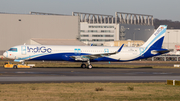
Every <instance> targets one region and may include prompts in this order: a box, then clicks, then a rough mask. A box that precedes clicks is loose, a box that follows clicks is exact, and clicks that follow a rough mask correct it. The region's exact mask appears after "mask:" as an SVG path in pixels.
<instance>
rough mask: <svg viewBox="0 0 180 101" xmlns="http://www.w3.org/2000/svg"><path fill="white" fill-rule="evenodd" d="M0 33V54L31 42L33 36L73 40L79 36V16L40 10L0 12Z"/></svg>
mask: <svg viewBox="0 0 180 101" xmlns="http://www.w3.org/2000/svg"><path fill="white" fill-rule="evenodd" d="M0 35H1V37H0V51H1V54H2V52H3V51H5V50H7V49H9V48H10V47H12V46H15V45H22V44H24V43H26V44H32V43H33V42H34V41H33V40H32V39H33V38H36V40H37V39H38V38H40V39H57V40H59V39H70V40H75V39H77V38H78V36H79V18H78V16H71V15H61V14H51V13H40V12H30V13H29V14H9V13H0ZM57 40H56V41H57ZM59 41H60V40H59ZM73 42H74V41H73ZM34 43H36V42H34Z"/></svg>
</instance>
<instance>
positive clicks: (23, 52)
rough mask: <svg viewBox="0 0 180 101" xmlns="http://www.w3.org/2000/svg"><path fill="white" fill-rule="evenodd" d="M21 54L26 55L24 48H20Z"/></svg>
mask: <svg viewBox="0 0 180 101" xmlns="http://www.w3.org/2000/svg"><path fill="white" fill-rule="evenodd" d="M21 54H22V55H26V46H21Z"/></svg>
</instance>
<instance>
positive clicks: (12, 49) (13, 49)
mask: <svg viewBox="0 0 180 101" xmlns="http://www.w3.org/2000/svg"><path fill="white" fill-rule="evenodd" d="M8 51H11V52H17V48H10V49H9V50H8Z"/></svg>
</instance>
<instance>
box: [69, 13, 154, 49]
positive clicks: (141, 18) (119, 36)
mask: <svg viewBox="0 0 180 101" xmlns="http://www.w3.org/2000/svg"><path fill="white" fill-rule="evenodd" d="M72 15H73V16H79V18H80V19H79V20H80V36H79V39H80V41H82V42H84V43H86V44H87V45H90V44H93V45H104V42H109V41H118V40H129V39H131V40H143V41H146V40H147V39H148V38H149V37H150V36H151V35H152V33H153V32H154V26H153V16H152V15H144V14H133V13H122V12H116V13H115V17H113V16H112V15H103V14H91V13H81V12H73V13H72Z"/></svg>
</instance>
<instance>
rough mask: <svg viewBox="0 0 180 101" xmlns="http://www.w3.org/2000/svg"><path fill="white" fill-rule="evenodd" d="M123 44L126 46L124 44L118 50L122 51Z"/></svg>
mask: <svg viewBox="0 0 180 101" xmlns="http://www.w3.org/2000/svg"><path fill="white" fill-rule="evenodd" d="M123 46H124V44H123V45H122V46H121V47H120V48H119V49H118V51H117V52H120V51H121V50H122V48H123Z"/></svg>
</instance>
